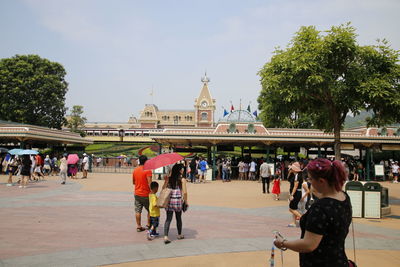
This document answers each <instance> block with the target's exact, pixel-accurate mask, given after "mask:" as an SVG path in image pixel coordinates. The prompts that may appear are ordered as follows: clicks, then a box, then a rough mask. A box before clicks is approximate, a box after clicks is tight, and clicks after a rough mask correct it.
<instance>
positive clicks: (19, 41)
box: [0, 0, 400, 122]
mask: <svg viewBox="0 0 400 267" xmlns="http://www.w3.org/2000/svg"><path fill="white" fill-rule="evenodd" d="M399 11H400V1H399V0H379V1H378V0H336V1H335V0H330V1H323V0H318V1H317V0H287V1H285V0H264V1H261V0H246V1H242V0H201V1H200V0H199V1H198V0H180V1H178V0H152V1H143V0H141V1H139V0H113V1H109V0H0V25H1V27H0V38H1V39H0V40H1V41H0V58H9V57H12V56H14V55H16V54H37V55H39V56H41V57H44V58H47V59H49V60H51V61H55V62H59V63H61V64H62V65H63V66H64V68H65V69H66V72H67V76H66V81H67V82H68V83H69V86H68V93H67V95H66V106H67V107H69V108H71V107H72V106H73V105H82V106H83V107H84V116H85V117H86V118H87V120H88V121H90V122H127V121H128V119H129V117H131V116H135V117H139V115H140V114H139V113H140V111H141V110H142V109H143V107H144V105H145V104H156V105H157V106H158V108H159V109H182V110H188V109H194V99H195V98H196V97H198V95H199V94H200V90H201V88H202V83H201V77H202V76H204V73H205V72H207V76H208V77H209V78H210V80H211V81H210V83H209V88H210V92H211V95H212V97H213V98H214V99H216V116H215V120H216V121H218V119H220V118H221V117H222V115H223V107H225V108H226V109H229V107H230V105H231V104H230V103H231V102H232V104H233V105H234V107H235V109H238V108H239V104H240V103H241V104H242V108H247V105H249V104H250V106H251V110H252V111H253V110H256V109H257V105H258V104H257V97H258V95H259V93H260V90H261V85H260V77H259V76H258V75H257V73H258V71H259V70H260V69H261V68H262V66H263V65H264V64H265V63H266V62H268V61H269V60H270V59H271V56H272V55H273V51H274V50H275V48H276V47H282V48H284V47H286V46H287V45H288V44H289V42H290V40H291V38H292V37H293V36H294V34H295V33H296V32H297V31H298V30H299V28H300V27H301V26H309V25H314V26H316V28H317V29H318V30H321V31H325V30H328V29H329V28H330V27H331V26H338V25H340V24H343V23H346V22H351V23H352V25H353V26H354V27H355V28H356V29H357V34H358V39H357V41H358V43H359V44H360V45H371V44H375V43H376V39H378V38H379V39H383V38H385V39H387V40H388V41H389V43H390V44H391V46H392V48H394V49H396V50H399V49H400V31H399V29H398V27H399V19H398V12H399ZM151 91H153V96H151V94H150V93H151ZM67 114H68V111H67Z"/></svg>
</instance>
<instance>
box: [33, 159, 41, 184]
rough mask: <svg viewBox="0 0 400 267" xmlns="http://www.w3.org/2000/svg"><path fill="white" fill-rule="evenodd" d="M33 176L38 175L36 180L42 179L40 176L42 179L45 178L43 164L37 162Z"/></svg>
mask: <svg viewBox="0 0 400 267" xmlns="http://www.w3.org/2000/svg"><path fill="white" fill-rule="evenodd" d="M36 162H37V157H36ZM32 176H33V177H36V178H35V180H36V181H40V178H42V180H44V174H43V172H42V165H40V164H38V163H36V167H35V169H34V171H33V174H32Z"/></svg>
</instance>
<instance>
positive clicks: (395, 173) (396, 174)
mask: <svg viewBox="0 0 400 267" xmlns="http://www.w3.org/2000/svg"><path fill="white" fill-rule="evenodd" d="M391 171H392V174H393V183H395V184H397V183H398V182H399V181H398V180H399V162H398V161H395V162H393V164H392V166H391Z"/></svg>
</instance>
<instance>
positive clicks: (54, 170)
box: [51, 155, 60, 175]
mask: <svg viewBox="0 0 400 267" xmlns="http://www.w3.org/2000/svg"><path fill="white" fill-rule="evenodd" d="M59 166H60V164H59V160H58V158H57V156H55V155H54V157H53V158H52V159H51V175H58V172H59Z"/></svg>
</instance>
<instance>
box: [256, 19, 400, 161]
mask: <svg viewBox="0 0 400 267" xmlns="http://www.w3.org/2000/svg"><path fill="white" fill-rule="evenodd" d="M398 60H399V52H398V51H395V50H393V49H391V48H390V46H389V45H388V43H387V41H385V40H384V41H378V43H377V44H376V45H370V46H360V45H358V44H357V41H356V33H355V29H354V28H353V27H352V26H351V25H350V23H347V24H345V25H340V26H338V27H335V26H333V27H332V28H331V29H330V30H328V31H326V32H321V31H318V30H316V28H315V27H314V26H309V27H301V28H300V30H299V31H298V32H297V33H296V34H295V36H294V38H293V39H292V41H291V42H290V43H289V45H288V46H287V48H286V49H279V48H278V49H276V50H275V52H274V55H273V56H272V58H271V60H270V61H269V62H267V63H266V64H265V65H264V67H263V68H262V69H261V70H260V71H259V73H258V74H259V75H260V77H261V84H262V90H261V93H260V96H259V97H258V103H259V109H260V110H261V114H260V116H261V119H262V120H263V122H264V123H265V124H266V125H267V126H269V125H276V124H279V123H283V122H284V121H285V120H287V119H288V118H292V117H293V115H294V114H297V115H298V116H299V117H301V118H309V119H311V120H312V123H313V125H314V126H315V127H317V128H319V129H321V130H325V131H327V132H332V131H333V133H334V137H335V141H334V149H335V156H336V158H340V131H341V129H342V127H343V123H344V120H345V118H346V115H347V114H348V113H349V112H352V113H353V114H358V113H359V112H360V111H361V110H367V111H369V110H371V111H373V117H372V118H371V119H370V120H369V121H368V125H378V126H381V125H384V124H388V123H392V122H399V121H400V91H399V81H400V67H399V65H398Z"/></svg>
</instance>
